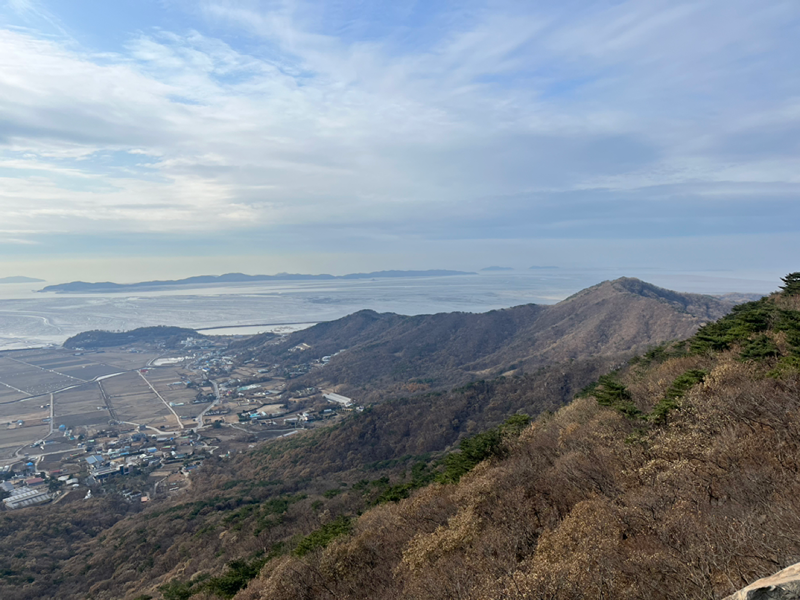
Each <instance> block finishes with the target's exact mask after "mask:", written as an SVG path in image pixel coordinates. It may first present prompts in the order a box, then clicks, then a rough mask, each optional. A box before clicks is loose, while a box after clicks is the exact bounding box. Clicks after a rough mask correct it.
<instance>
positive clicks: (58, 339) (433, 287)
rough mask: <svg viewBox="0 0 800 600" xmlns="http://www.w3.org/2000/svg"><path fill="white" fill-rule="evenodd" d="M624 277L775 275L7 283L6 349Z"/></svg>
mask: <svg viewBox="0 0 800 600" xmlns="http://www.w3.org/2000/svg"><path fill="white" fill-rule="evenodd" d="M623 275H628V276H635V277H640V278H641V279H644V280H646V281H650V282H652V283H655V284H656V285H661V286H663V287H667V288H670V289H676V290H680V291H691V292H700V293H725V292H734V291H737V292H747V293H753V292H760V293H766V292H770V291H772V290H774V289H776V288H777V286H778V283H779V282H778V281H777V279H774V278H773V277H763V278H761V277H758V276H756V277H752V276H750V277H747V276H745V277H742V276H739V277H732V276H726V275H725V274H719V273H716V274H708V273H689V274H686V273H666V272H651V273H631V272H628V273H622V272H618V271H613V270H608V271H597V270H594V271H579V270H563V269H558V270H552V271H551V270H543V271H531V272H527V271H525V272H513V273H499V274H480V275H464V276H456V277H442V278H438V277H437V278H408V279H377V280H354V281H348V280H338V281H333V282H330V281H328V282H291V283H286V282H281V283H267V284H264V283H258V284H250V285H240V286H237V287H222V288H220V287H217V288H200V289H191V290H181V291H175V290H170V291H161V292H142V293H138V294H135V295H134V294H81V295H74V294H69V295H56V294H51V293H48V294H41V293H36V292H35V291H34V290H36V289H40V288H41V287H43V286H44V285H47V283H58V282H47V283H42V284H5V285H0V350H8V349H14V348H26V347H31V346H41V345H45V344H60V343H62V342H63V341H64V340H65V339H66V338H68V337H69V336H72V335H75V334H76V333H80V332H81V331H86V330H90V329H106V330H112V331H113V330H127V329H133V328H135V327H144V326H150V325H179V326H184V327H192V328H213V327H224V326H233V325H235V326H239V327H246V329H237V330H233V329H231V330H219V331H216V332H214V333H220V334H224V333H229V334H233V333H236V334H244V333H255V332H257V331H265V330H268V329H270V326H274V325H277V324H283V323H313V322H319V321H326V320H331V319H336V318H339V317H343V316H345V315H347V314H350V313H352V312H355V311H357V310H361V309H364V308H369V309H372V310H376V311H379V312H396V313H401V314H407V315H414V314H423V313H436V312H451V311H466V312H483V311H487V310H492V309H497V308H506V307H509V306H516V305H519V304H526V303H531V302H533V303H539V304H552V303H555V302H558V301H559V300H562V299H563V298H566V297H567V296H569V295H570V294H573V293H575V292H577V291H579V290H581V289H583V288H586V287H588V286H591V285H594V284H596V283H599V282H600V281H603V280H606V279H613V278H616V277H620V276H623Z"/></svg>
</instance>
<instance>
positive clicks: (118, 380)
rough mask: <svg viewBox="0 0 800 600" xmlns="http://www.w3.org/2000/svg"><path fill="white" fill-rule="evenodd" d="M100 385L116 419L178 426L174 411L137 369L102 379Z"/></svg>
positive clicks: (157, 426)
mask: <svg viewBox="0 0 800 600" xmlns="http://www.w3.org/2000/svg"><path fill="white" fill-rule="evenodd" d="M101 385H102V387H103V390H105V393H106V396H107V398H108V402H109V403H110V404H111V407H112V410H113V413H114V414H115V415H116V418H117V420H119V421H122V422H126V423H136V424H140V425H149V426H150V427H156V428H159V427H161V426H164V427H166V428H168V429H173V428H176V427H178V421H177V419H176V418H175V415H173V414H172V411H170V410H169V408H168V407H167V406H166V405H165V404H164V403H163V402H162V401H161V400H160V399H159V397H158V396H157V395H156V394H155V393H154V392H153V390H152V389H150V386H148V385H147V382H146V381H145V380H144V379H143V378H142V377H141V375H139V373H138V372H137V371H133V372H129V373H124V374H123V375H119V376H117V377H112V378H110V379H105V380H103V381H102V382H101Z"/></svg>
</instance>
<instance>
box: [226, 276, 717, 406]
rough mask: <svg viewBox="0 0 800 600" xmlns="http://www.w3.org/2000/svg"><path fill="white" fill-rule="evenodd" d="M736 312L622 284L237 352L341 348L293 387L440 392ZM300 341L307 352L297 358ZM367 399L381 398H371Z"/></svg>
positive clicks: (370, 324)
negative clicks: (554, 299) (545, 301)
mask: <svg viewBox="0 0 800 600" xmlns="http://www.w3.org/2000/svg"><path fill="white" fill-rule="evenodd" d="M732 306H733V304H732V303H730V302H724V301H721V300H718V299H716V298H713V297H711V296H702V295H698V294H681V293H678V292H673V291H670V290H665V289H662V288H658V287H656V286H654V285H651V284H648V283H645V282H642V281H639V280H638V279H630V278H622V279H617V280H615V281H606V282H603V283H601V284H598V285H596V286H593V287H591V288H588V289H586V290H583V291H582V292H579V293H578V294H575V295H574V296H572V297H570V298H567V299H566V300H564V301H562V302H559V303H558V304H555V305H552V306H542V305H533V304H529V305H524V306H517V307H514V308H509V309H505V310H496V311H491V312H488V313H481V314H472V313H446V314H435V315H419V316H414V317H407V316H401V315H395V314H378V313H375V312H372V311H361V312H358V313H355V314H354V315H350V316H348V317H344V318H343V319H339V320H337V321H332V322H329V323H322V324H319V325H317V326H315V327H311V328H309V329H307V330H304V331H300V332H297V333H294V334H292V335H291V336H289V338H288V339H287V341H285V342H284V343H282V344H278V345H274V344H273V343H272V340H271V339H270V338H260V337H258V336H255V337H253V338H251V339H250V340H247V341H246V342H244V343H243V344H242V345H241V346H240V347H239V348H238V349H239V350H241V351H246V352H250V353H252V354H253V355H254V356H257V357H259V358H260V359H262V360H266V361H274V362H285V363H288V364H290V363H292V362H301V361H303V360H309V359H313V358H321V357H323V356H325V355H332V354H334V353H336V352H337V351H339V350H346V352H342V353H341V354H339V355H338V356H335V357H334V358H333V359H332V360H331V361H330V363H329V364H328V365H327V366H325V367H324V368H323V369H318V370H315V371H313V372H312V373H310V374H309V375H307V376H305V377H303V378H301V379H300V380H298V381H297V383H296V385H298V386H305V385H324V384H327V385H339V386H343V387H342V390H343V391H344V392H345V393H347V392H348V390H355V391H354V393H356V392H360V391H361V388H363V387H364V386H369V389H370V390H383V391H384V392H385V391H390V392H398V391H401V390H403V389H404V386H406V385H407V384H408V382H409V381H413V380H418V382H419V383H423V384H425V385H428V386H430V387H432V388H434V389H436V388H442V387H447V386H452V385H457V384H459V383H463V382H466V381H470V380H474V379H477V378H485V377H493V376H497V375H499V374H501V373H504V372H508V371H513V370H515V369H523V370H531V369H536V368H538V367H540V366H542V365H546V364H553V363H555V362H561V361H567V360H571V359H576V358H584V357H587V356H610V355H614V354H619V353H622V352H631V351H635V350H642V349H644V348H646V347H648V346H650V345H654V344H658V343H661V342H664V341H666V340H671V339H679V338H685V337H686V336H688V335H691V334H692V333H694V332H695V331H696V330H697V328H698V327H700V326H701V325H702V324H703V323H706V322H708V321H710V320H713V319H716V318H719V317H721V316H722V315H724V314H726V313H727V312H728V311H729V310H730V308H731V307H732ZM301 343H304V344H308V345H309V346H310V349H307V350H305V351H303V352H297V351H296V348H297V346H298V345H299V344H301ZM292 349H295V351H292ZM359 397H363V395H362V394H360V393H359ZM369 398H371V399H377V398H376V396H375V395H374V394H373V395H369Z"/></svg>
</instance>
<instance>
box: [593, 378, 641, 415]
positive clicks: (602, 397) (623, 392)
mask: <svg viewBox="0 0 800 600" xmlns="http://www.w3.org/2000/svg"><path fill="white" fill-rule="evenodd" d="M592 395H593V396H594V397H595V399H596V400H597V403H598V404H599V405H600V406H608V407H610V408H613V409H615V410H617V411H619V412H621V413H622V414H623V415H625V416H626V417H628V418H630V419H635V418H638V417H640V416H641V415H642V411H640V410H639V409H638V408H637V407H636V405H635V404H634V403H633V399H632V396H631V393H630V392H629V391H628V388H626V387H625V386H624V385H623V384H622V383H620V382H619V380H618V379H617V375H616V373H609V374H608V375H603V376H602V377H600V379H599V381H598V382H597V386H596V387H595V388H594V392H593V394H592Z"/></svg>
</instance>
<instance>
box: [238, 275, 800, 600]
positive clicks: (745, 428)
mask: <svg viewBox="0 0 800 600" xmlns="http://www.w3.org/2000/svg"><path fill="white" fill-rule="evenodd" d="M516 431H518V430H517V429H506V430H501V431H500V436H501V437H500V439H501V441H500V442H497V441H496V440H497V437H496V436H495V438H492V439H489V438H488V437H486V435H485V434H484V435H483V436H478V437H477V438H476V440H477V441H476V442H474V443H471V444H470V443H468V444H463V443H462V451H461V453H460V454H455V455H451V457H458V456H460V457H461V462H460V463H459V462H458V461H456V460H455V459H454V458H451V459H447V460H445V462H444V464H445V467H446V469H448V470H452V468H453V467H458V466H459V464H460V465H461V466H462V467H464V466H465V465H466V467H465V468H462V469H461V470H460V471H456V472H455V473H456V475H458V474H459V473H464V472H466V474H465V475H464V476H463V477H461V478H460V481H458V483H457V484H455V485H454V484H452V483H447V481H448V479H447V478H440V481H442V482H441V483H433V484H431V485H429V486H427V487H425V488H424V489H422V490H421V491H419V492H417V493H415V494H414V495H412V496H411V497H410V498H409V499H406V500H402V501H400V502H397V503H385V504H382V505H380V506H378V507H376V508H373V509H371V510H369V511H367V512H365V513H364V514H362V515H361V516H359V517H357V518H354V519H353V520H352V521H350V522H349V526H348V528H346V529H344V528H342V529H341V530H340V531H337V532H336V533H337V535H335V536H331V538H330V539H327V540H326V542H325V543H324V544H320V545H319V546H318V547H317V548H316V549H314V550H313V551H311V552H308V553H304V554H302V556H301V555H300V554H301V553H297V552H295V554H294V555H292V554H287V555H285V556H283V557H279V558H275V559H273V560H270V561H268V562H267V563H265V565H264V566H263V568H262V570H261V573H260V575H259V577H258V578H256V579H255V580H253V581H252V582H251V583H250V584H249V586H248V587H247V588H246V589H245V590H243V591H241V592H240V593H239V594H238V595H237V596H236V598H237V600H266V599H270V600H284V599H286V600H288V599H289V598H309V599H311V598H320V599H323V598H324V599H328V598H348V599H356V598H359V599H360V598H363V599H367V598H370V599H381V598H386V599H390V598H391V599H396V598H410V599H422V598H453V599H455V598H462V599H463V598H470V599H476V600H477V599H487V600H488V599H494V598H509V599H523V598H525V599H528V598H530V599H534V598H548V599H561V598H563V599H577V598H586V599H588V598H622V599H626V598H631V599H633V598H653V599H662V598H663V599H667V598H697V599H701V598H703V599H706V598H721V597H723V596H725V595H727V594H730V593H732V592H734V591H735V590H737V589H738V588H740V587H742V586H744V585H746V584H748V583H749V582H751V581H753V580H754V579H757V578H758V577H761V576H764V575H769V574H771V573H773V572H775V571H777V570H779V569H781V568H783V567H786V566H788V565H790V564H793V563H796V562H798V560H800V477H798V475H799V474H800V444H798V440H799V439H800V274H794V275H792V276H789V277H788V278H787V281H786V286H785V289H784V291H783V292H782V293H780V294H775V295H773V296H771V297H769V298H766V299H763V300H761V301H758V302H752V303H749V304H745V305H742V306H740V307H737V308H736V309H734V311H733V312H732V313H731V314H730V315H729V316H727V317H725V318H723V319H721V320H719V321H717V322H715V323H712V324H709V325H707V326H706V327H704V328H702V329H701V330H700V331H699V332H698V333H697V334H696V335H695V336H693V337H692V338H690V339H689V340H688V341H686V342H680V343H673V344H670V345H667V346H664V347H660V348H657V349H655V350H652V351H650V352H648V353H646V354H645V355H644V356H642V357H640V358H639V359H637V360H634V361H631V363H630V364H629V365H628V366H627V367H625V368H624V369H622V370H620V371H617V372H612V373H610V374H607V375H605V376H603V377H601V378H600V379H599V381H598V382H597V383H596V384H595V385H594V386H590V387H589V388H588V389H586V390H585V391H584V393H583V394H581V397H579V398H578V399H576V401H575V402H573V403H572V404H570V405H569V406H567V407H565V408H563V409H561V410H559V411H558V412H557V413H556V414H554V415H548V416H544V417H541V418H539V419H538V420H537V421H536V422H535V423H534V424H533V425H532V426H531V427H529V428H527V429H526V430H524V431H523V432H522V433H521V434H516ZM493 440H494V441H493ZM478 442H480V443H478ZM481 457H482V458H485V460H484V461H483V462H481V463H480V464H478V465H477V467H475V468H473V469H472V470H471V471H470V472H467V471H468V470H469V468H470V467H471V466H472V465H474V464H475V462H476V461H475V460H474V459H477V458H481ZM445 473H447V470H446V471H445ZM456 478H457V477H456ZM453 479H455V478H450V481H452V480H453Z"/></svg>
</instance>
